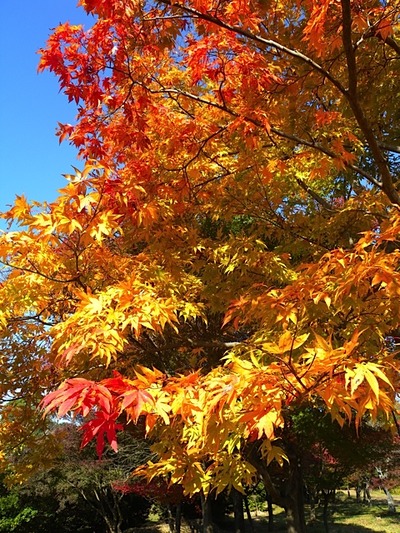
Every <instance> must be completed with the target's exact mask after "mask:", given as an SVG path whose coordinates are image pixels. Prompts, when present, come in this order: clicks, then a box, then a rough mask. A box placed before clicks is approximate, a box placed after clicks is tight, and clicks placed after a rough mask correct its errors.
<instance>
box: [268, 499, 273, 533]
mask: <svg viewBox="0 0 400 533" xmlns="http://www.w3.org/2000/svg"><path fill="white" fill-rule="evenodd" d="M267 508H268V531H273V530H274V508H273V506H272V498H271V497H270V496H269V495H268V496H267Z"/></svg>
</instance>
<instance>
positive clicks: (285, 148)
mask: <svg viewBox="0 0 400 533" xmlns="http://www.w3.org/2000/svg"><path fill="white" fill-rule="evenodd" d="M80 5H81V6H82V8H84V9H85V10H86V11H87V12H88V13H91V14H93V19H92V22H93V24H92V27H90V28H83V27H81V26H74V25H71V24H69V23H65V24H62V25H60V26H58V27H57V28H56V29H55V30H54V31H53V33H52V35H51V36H50V38H49V40H48V42H47V46H46V47H45V48H44V49H43V50H41V59H40V66H39V68H40V70H44V69H48V70H50V71H52V72H53V73H54V74H55V75H56V76H57V77H58V79H59V83H60V88H61V90H62V91H63V92H64V93H65V94H66V96H67V97H68V99H69V100H70V101H71V102H73V103H75V104H76V106H77V117H76V122H75V124H59V127H58V135H59V137H60V141H66V140H68V141H69V142H70V143H72V144H73V145H75V146H76V147H77V148H78V150H79V154H80V157H81V158H82V160H83V163H84V167H83V170H81V171H79V170H76V171H75V172H74V173H73V174H71V175H67V176H66V178H67V184H66V186H65V187H64V188H63V189H62V190H61V191H60V196H59V197H58V199H57V200H56V201H55V202H53V203H50V204H45V205H39V204H35V203H33V204H31V203H29V202H28V201H27V200H26V199H25V198H23V197H18V198H17V199H16V201H15V204H14V205H13V206H12V207H11V208H10V210H9V211H8V212H6V213H4V214H3V217H4V218H5V219H7V220H8V221H9V222H10V224H17V225H19V228H17V229H16V230H15V231H12V229H13V228H10V231H8V232H6V233H4V234H3V235H2V236H1V241H0V256H1V260H2V263H3V265H4V279H3V282H2V285H1V289H0V301H1V310H2V312H1V317H0V321H1V326H2V343H3V344H4V346H5V347H6V348H5V353H6V354H7V353H8V354H9V355H6V356H5V359H4V363H2V372H6V370H5V368H8V369H13V370H7V372H15V374H14V375H13V376H9V377H8V378H7V379H5V380H4V382H3V394H4V395H8V396H10V397H12V396H13V395H15V394H16V391H17V390H20V391H21V390H22V391H25V390H27V389H26V387H27V384H26V382H25V381H24V379H23V378H22V377H21V376H22V375H21V374H19V373H17V372H18V369H17V367H16V366H15V365H16V359H15V358H14V357H13V356H12V350H11V348H10V346H11V345H12V344H13V343H17V344H18V343H25V345H24V347H23V349H22V348H21V353H22V354H23V358H26V361H28V360H30V359H33V360H34V363H33V365H31V366H29V375H30V377H31V379H33V380H36V381H35V383H37V387H36V389H35V390H36V391H37V394H38V396H39V397H41V396H42V395H43V394H45V397H44V399H43V401H42V403H41V406H42V408H43V409H44V412H45V413H51V412H58V414H59V416H64V415H66V414H67V413H69V412H73V413H75V414H76V415H82V416H83V417H84V418H86V417H88V419H87V422H86V424H85V426H84V437H83V438H84V441H83V443H84V444H85V443H87V442H89V441H90V440H91V439H94V438H96V439H97V443H98V451H99V453H101V450H102V448H103V446H104V442H105V441H107V442H108V443H110V444H111V446H112V447H113V448H114V449H117V431H119V430H122V429H129V425H130V424H137V423H139V424H142V425H143V428H144V432H145V434H146V435H148V436H151V438H152V439H153V440H154V441H155V442H156V444H155V445H154V450H155V452H157V457H158V460H156V461H155V462H153V463H151V464H148V465H147V466H146V467H145V468H143V470H142V472H143V473H145V474H146V475H147V476H148V477H149V478H152V477H157V476H164V477H166V478H168V479H169V481H170V482H171V483H178V484H180V485H182V486H183V489H184V491H185V493H189V494H194V493H196V492H199V491H202V492H203V493H205V494H207V493H209V492H210V491H211V490H213V489H216V491H217V492H220V491H222V490H223V489H224V488H225V487H231V486H233V487H236V488H238V489H239V490H240V489H241V487H242V486H243V485H245V484H246V483H251V481H252V479H253V478H254V476H255V475H256V473H257V472H258V473H259V471H260V461H261V463H262V464H263V465H264V466H268V465H269V464H270V463H271V462H273V461H276V462H277V463H278V464H280V465H284V464H286V463H287V462H290V459H291V458H290V452H289V451H288V450H286V449H285V446H284V434H285V427H286V425H287V424H288V423H289V422H288V421H290V417H291V412H293V410H295V409H299V408H300V407H301V406H303V405H304V406H307V405H308V406H309V405H311V406H315V407H319V408H320V409H324V410H327V411H329V412H330V414H331V416H332V418H333V419H334V420H335V421H337V422H338V423H339V424H340V425H341V426H343V424H347V423H350V422H351V423H355V425H356V427H357V428H360V427H361V426H362V424H363V423H364V421H367V420H376V419H378V418H379V420H380V421H381V423H383V424H385V425H386V426H387V427H388V428H390V427H391V426H393V424H394V417H393V415H394V411H395V397H396V391H398V387H399V370H400V362H399V359H398V354H397V348H396V347H397V345H396V337H397V336H398V330H399V314H400V298H399V296H400V273H399V267H400V252H399V249H398V240H399V232H400V212H399V209H400V208H399V205H400V196H399V191H398V154H399V152H400V148H399V146H398V139H399V133H400V132H399V127H398V118H399V117H398V94H399V90H400V87H399V79H400V78H399V76H398V70H399V52H400V45H399V42H398V40H397V37H398V31H399V25H398V17H399V12H400V4H399V2H397V1H394V2H378V1H376V2H375V1H355V0H341V1H334V2H331V1H330V2H328V1H325V0H324V1H318V2H316V1H313V0H306V1H304V2H299V1H290V0H289V1H285V2H280V1H269V0H266V1H247V0H245V1H236V0H232V1H228V0H222V1H221V0H218V1H216V0H185V1H182V2H176V3H175V2H170V1H169V0H158V1H156V2H146V1H137V0H90V1H89V0H87V1H85V0H81V1H80ZM21 328H22V329H21ZM30 336H33V337H34V339H35V342H40V343H41V346H42V347H43V355H42V352H41V351H39V352H36V351H35V349H34V347H33V345H32V346H30V344H29V342H28V341H27V339H28V338H30ZM7 346H8V347H9V348H7ZM7 350H8V352H7ZM22 361H24V359H22ZM21 364H24V363H23V362H22V363H21ZM27 364H28V363H27ZM2 422H4V424H5V421H4V419H3V418H2ZM5 425H6V424H5ZM1 438H2V439H3V435H2V436H1ZM4 442H5V444H4V445H5V446H6V445H7V437H6V436H4ZM262 471H263V475H264V481H266V482H267V483H268V480H267V478H266V476H267V474H266V471H265V469H264V468H263V469H262ZM269 490H270V491H272V492H273V487H272V486H270V487H269ZM272 492H271V493H272ZM276 497H277V498H278V496H277V495H276Z"/></svg>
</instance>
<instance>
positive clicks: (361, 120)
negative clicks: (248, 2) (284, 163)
mask: <svg viewBox="0 0 400 533" xmlns="http://www.w3.org/2000/svg"><path fill="white" fill-rule="evenodd" d="M159 2H160V3H162V4H164V5H167V6H170V7H174V8H177V9H181V10H182V11H184V12H185V13H189V14H191V15H193V16H194V17H196V18H198V19H200V20H207V21H208V22H212V23H213V24H215V25H216V26H219V27H221V28H224V29H226V30H228V31H232V32H235V33H236V34H238V35H242V36H243V37H246V38H248V39H250V40H252V41H253V42H256V43H259V44H260V45H262V46H263V47H266V48H268V47H270V48H273V49H275V50H278V51H280V52H283V53H285V54H287V55H288V56H290V57H293V58H296V59H298V60H300V61H301V62H303V63H305V64H307V65H309V66H310V67H311V68H312V69H313V70H314V71H316V72H319V73H320V74H321V75H322V76H323V77H324V78H326V79H328V80H329V81H330V82H331V83H332V85H334V86H335V87H336V88H337V89H338V90H339V92H340V93H341V94H342V95H343V96H344V97H345V98H346V99H347V101H348V102H349V105H350V107H351V109H352V111H353V114H354V117H355V119H356V121H357V123H358V125H359V127H360V129H361V131H362V132H363V134H364V136H365V139H366V141H367V143H368V145H369V147H370V149H371V153H372V155H373V157H374V159H375V162H376V165H377V167H378V169H379V173H380V174H381V177H382V190H383V191H384V193H385V194H386V195H387V197H388V198H389V200H390V201H391V202H393V203H394V204H398V205H400V195H399V193H398V191H397V190H396V188H395V187H394V185H393V179H392V176H391V173H390V170H389V167H388V164H387V161H386V159H385V157H384V155H383V154H382V152H381V150H380V148H379V145H378V142H377V139H376V138H375V135H374V133H373V130H372V128H371V126H370V125H369V123H368V120H367V118H366V116H365V115H364V112H363V111H362V109H361V106H360V104H359V102H358V100H357V98H356V95H355V89H356V64H355V57H354V51H353V50H350V46H352V42H351V12H349V9H350V1H349V0H342V6H343V10H344V12H343V18H344V20H343V44H344V46H345V51H346V55H347V61H348V67H349V90H347V89H346V88H345V87H344V86H343V85H342V84H341V83H340V81H339V80H337V79H336V78H335V77H334V76H332V74H331V73H330V72H328V71H327V70H326V69H325V68H324V67H322V65H320V64H319V63H317V62H316V61H314V60H313V59H311V58H310V57H308V56H306V55H305V54H303V53H302V52H299V51H298V50H296V49H293V48H288V47H287V46H284V45H282V44H280V43H278V42H277V41H274V40H272V39H264V38H263V37H260V36H259V35H255V34H254V33H252V32H251V31H249V30H245V29H244V28H241V27H240V26H234V25H230V24H227V23H226V22H224V21H223V20H221V19H219V18H218V17H215V16H213V15H211V14H209V13H201V12H200V11H197V10H196V9H193V8H191V7H189V6H185V5H182V4H179V3H175V2H173V1H172V0H159ZM388 44H390V43H388ZM304 144H306V143H304ZM306 145H307V144H306ZM313 147H314V148H315V146H313ZM321 151H323V150H321ZM353 168H354V167H353ZM374 182H375V183H376V180H374Z"/></svg>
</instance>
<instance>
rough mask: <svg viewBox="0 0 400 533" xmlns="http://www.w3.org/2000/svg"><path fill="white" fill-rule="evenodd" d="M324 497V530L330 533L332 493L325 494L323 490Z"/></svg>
mask: <svg viewBox="0 0 400 533" xmlns="http://www.w3.org/2000/svg"><path fill="white" fill-rule="evenodd" d="M322 495H323V497H324V506H323V510H322V516H323V521H324V528H325V533H329V520H328V506H329V496H330V493H329V491H327V492H325V491H324V490H323V491H322Z"/></svg>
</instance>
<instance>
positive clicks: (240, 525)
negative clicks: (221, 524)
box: [231, 489, 245, 533]
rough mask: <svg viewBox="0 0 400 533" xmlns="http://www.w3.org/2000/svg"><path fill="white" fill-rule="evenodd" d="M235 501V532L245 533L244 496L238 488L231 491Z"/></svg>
mask: <svg viewBox="0 0 400 533" xmlns="http://www.w3.org/2000/svg"><path fill="white" fill-rule="evenodd" d="M231 495H232V501H233V514H234V516H235V533H245V526H244V513H243V496H242V495H241V494H240V492H239V491H237V490H236V489H232V492H231Z"/></svg>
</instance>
